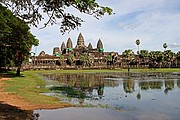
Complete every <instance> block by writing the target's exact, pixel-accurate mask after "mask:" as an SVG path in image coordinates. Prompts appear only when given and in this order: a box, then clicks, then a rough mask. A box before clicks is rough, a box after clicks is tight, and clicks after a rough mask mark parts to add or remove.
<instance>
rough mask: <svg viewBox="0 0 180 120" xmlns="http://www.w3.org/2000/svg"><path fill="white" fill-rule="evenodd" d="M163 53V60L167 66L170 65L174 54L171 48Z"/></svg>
mask: <svg viewBox="0 0 180 120" xmlns="http://www.w3.org/2000/svg"><path fill="white" fill-rule="evenodd" d="M163 54H164V61H165V62H166V63H167V64H168V66H169V67H171V64H172V63H173V61H174V58H175V54H174V52H172V51H171V50H166V51H164V52H163Z"/></svg>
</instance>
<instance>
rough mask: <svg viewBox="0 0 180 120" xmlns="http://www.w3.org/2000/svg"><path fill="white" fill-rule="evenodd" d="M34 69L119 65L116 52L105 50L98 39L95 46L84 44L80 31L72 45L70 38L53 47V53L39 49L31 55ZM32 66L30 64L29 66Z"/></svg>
mask: <svg viewBox="0 0 180 120" xmlns="http://www.w3.org/2000/svg"><path fill="white" fill-rule="evenodd" d="M31 59H32V65H33V68H34V69H68V68H78V69H79V68H107V67H110V66H112V64H113V63H116V64H113V65H114V66H115V65H116V67H119V64H118V63H120V61H119V60H118V53H117V52H105V51H104V47H103V43H102V41H101V40H100V39H99V40H98V41H97V47H96V48H93V47H92V44H91V43H89V44H88V45H85V42H84V37H83V35H82V34H81V33H80V34H79V36H78V38H77V44H76V46H75V47H73V44H72V40H71V38H68V40H67V43H66V45H65V42H62V44H61V46H60V47H54V48H53V54H52V55H48V54H46V53H45V52H44V51H41V52H40V53H39V55H38V56H31ZM31 67H32V66H31Z"/></svg>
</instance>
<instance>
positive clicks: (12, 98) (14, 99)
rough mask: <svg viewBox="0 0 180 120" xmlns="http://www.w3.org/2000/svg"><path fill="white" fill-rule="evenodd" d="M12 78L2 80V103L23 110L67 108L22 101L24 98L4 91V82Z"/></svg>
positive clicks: (0, 98) (0, 87)
mask: <svg viewBox="0 0 180 120" xmlns="http://www.w3.org/2000/svg"><path fill="white" fill-rule="evenodd" d="M9 79H10V78H0V102H2V103H6V104H9V105H11V106H16V107H18V108H19V109H22V110H35V109H54V108H62V107H65V106H63V105H43V104H33V103H28V102H25V101H23V100H22V98H20V97H18V96H16V95H14V94H12V93H7V92H4V91H3V80H9Z"/></svg>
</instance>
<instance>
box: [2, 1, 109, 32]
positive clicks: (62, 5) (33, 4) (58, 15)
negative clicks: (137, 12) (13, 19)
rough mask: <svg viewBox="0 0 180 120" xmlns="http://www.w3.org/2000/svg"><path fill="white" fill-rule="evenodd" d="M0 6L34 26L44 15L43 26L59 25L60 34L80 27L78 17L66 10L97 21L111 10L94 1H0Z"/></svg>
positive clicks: (80, 21) (80, 20)
mask: <svg viewBox="0 0 180 120" xmlns="http://www.w3.org/2000/svg"><path fill="white" fill-rule="evenodd" d="M0 4H3V5H5V6H7V7H8V8H9V9H10V10H11V11H12V12H13V13H14V14H15V15H16V16H18V17H20V18H21V19H24V20H25V21H27V22H28V23H31V24H32V25H35V26H37V24H38V23H39V22H40V21H41V20H42V19H43V18H45V17H46V16H44V13H45V15H47V17H48V18H49V19H48V20H47V22H46V23H44V26H45V27H46V26H47V25H48V24H56V23H61V25H60V30H61V32H62V33H65V32H67V31H70V30H74V29H76V28H78V27H80V26H81V23H82V22H83V20H82V19H81V18H80V17H76V16H75V15H73V14H71V13H70V12H66V11H67V10H66V9H68V8H74V9H75V10H78V11H79V12H81V13H85V14H89V15H91V16H94V17H95V18H97V19H99V18H100V17H102V16H103V15H105V14H106V13H107V14H109V15H110V14H112V9H111V8H109V7H105V6H101V5H99V4H98V3H97V2H96V0H0Z"/></svg>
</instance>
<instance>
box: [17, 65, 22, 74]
mask: <svg viewBox="0 0 180 120" xmlns="http://www.w3.org/2000/svg"><path fill="white" fill-rule="evenodd" d="M20 70H21V65H19V66H18V68H17V70H16V76H20V75H21V74H20Z"/></svg>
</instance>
